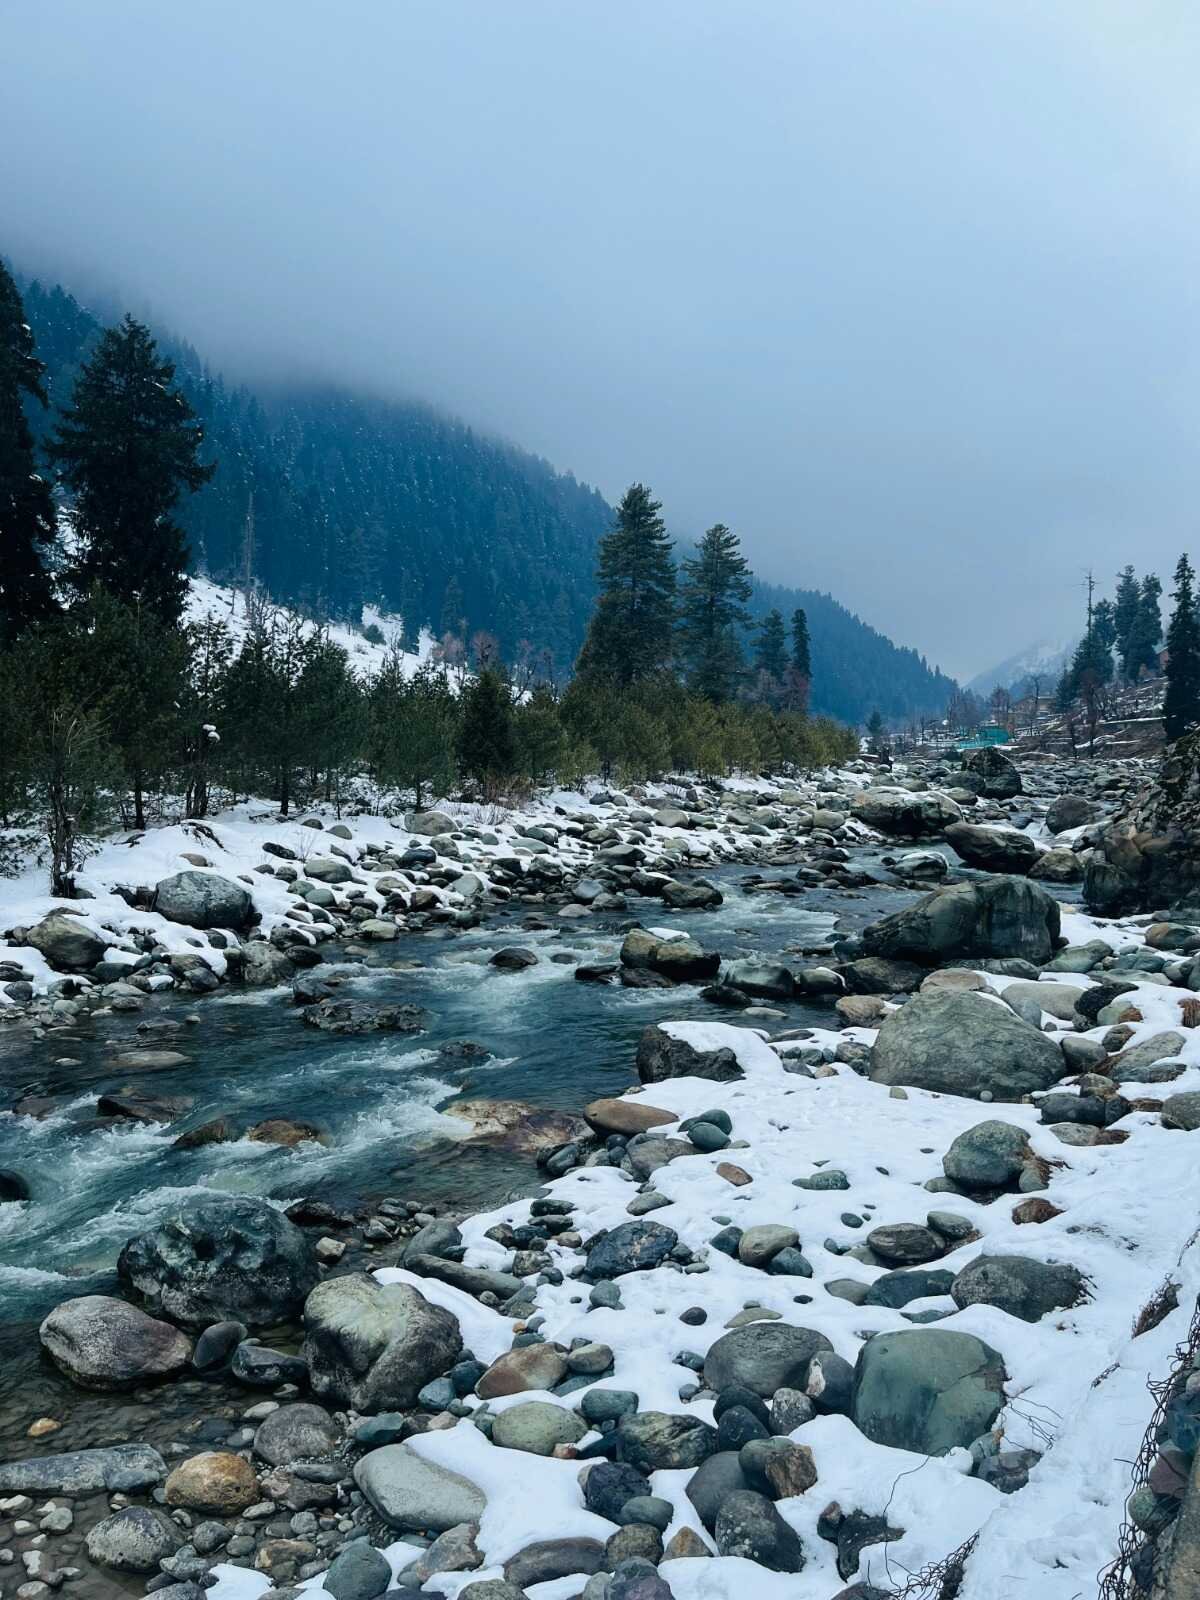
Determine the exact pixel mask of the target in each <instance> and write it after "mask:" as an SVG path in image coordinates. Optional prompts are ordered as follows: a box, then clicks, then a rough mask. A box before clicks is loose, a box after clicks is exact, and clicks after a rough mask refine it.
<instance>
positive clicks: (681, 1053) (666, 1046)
mask: <svg viewBox="0 0 1200 1600" xmlns="http://www.w3.org/2000/svg"><path fill="white" fill-rule="evenodd" d="M637 1070H638V1077H639V1078H640V1079H641V1080H642V1082H643V1083H663V1082H665V1080H666V1079H668V1078H711V1079H712V1080H713V1082H715V1083H729V1082H731V1081H732V1080H733V1079H734V1078H741V1077H744V1076H745V1074H744V1073H743V1071H742V1068H741V1066H740V1065H739V1063H738V1059H737V1057H736V1056H735V1055H734V1053H733V1051H732V1050H730V1049H728V1048H727V1047H724V1046H723V1047H722V1048H721V1049H719V1050H697V1049H696V1048H695V1047H694V1046H693V1045H690V1044H688V1042H687V1040H686V1039H674V1038H672V1037H671V1035H670V1034H669V1033H668V1032H667V1031H666V1029H665V1028H660V1027H659V1026H658V1024H657V1023H651V1024H650V1026H649V1027H648V1028H647V1029H646V1030H645V1031H644V1033H643V1034H642V1037H641V1038H640V1039H639V1040H638V1048H637Z"/></svg>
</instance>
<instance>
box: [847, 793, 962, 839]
mask: <svg viewBox="0 0 1200 1600" xmlns="http://www.w3.org/2000/svg"><path fill="white" fill-rule="evenodd" d="M850 815H851V816H852V817H854V818H855V820H856V821H858V822H865V823H866V824H867V826H868V827H870V828H877V829H878V830H879V832H880V833H887V834H891V835H892V836H893V837H894V838H901V839H921V838H924V837H926V836H927V835H930V834H938V833H941V831H942V829H943V828H945V827H947V826H948V825H949V824H950V823H952V822H959V821H961V820H962V812H961V811H960V810H959V808H958V807H957V806H956V805H955V803H954V801H953V800H951V799H949V798H948V797H947V796H946V795H944V794H936V793H933V792H932V791H925V792H921V793H916V794H914V793H913V792H912V791H910V790H908V789H860V790H859V792H858V793H857V794H856V795H854V797H853V798H852V799H851V801H850Z"/></svg>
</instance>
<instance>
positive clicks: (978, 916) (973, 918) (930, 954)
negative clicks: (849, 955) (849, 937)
mask: <svg viewBox="0 0 1200 1600" xmlns="http://www.w3.org/2000/svg"><path fill="white" fill-rule="evenodd" d="M1060 924H1061V915H1060V912H1059V908H1058V902H1057V901H1056V900H1054V899H1053V898H1052V897H1051V896H1050V895H1048V894H1047V893H1046V891H1045V890H1044V889H1042V888H1039V886H1038V885H1037V884H1036V883H1030V882H1028V881H1027V880H1025V879H1019V878H1011V877H1008V878H1006V877H995V878H985V879H983V880H982V881H979V882H973V883H952V884H949V885H947V886H946V887H945V888H942V889H935V890H934V891H933V892H932V893H931V894H927V895H925V896H924V897H923V898H922V899H920V900H918V901H917V902H916V904H915V905H911V906H906V907H905V908H904V909H903V910H902V911H896V912H893V914H892V915H891V916H890V917H884V918H883V920H882V921H881V922H875V923H872V924H871V925H870V926H869V927H867V928H864V930H863V935H862V940H863V947H864V949H865V950H866V951H867V953H868V954H869V955H879V956H892V957H900V958H902V959H904V960H909V961H916V962H919V963H921V964H923V965H926V966H932V965H935V964H938V963H942V962H947V961H955V960H962V959H969V960H989V959H993V958H996V957H1002V958H1003V957H1011V956H1021V957H1023V958H1024V959H1025V960H1027V961H1032V962H1035V963H1037V964H1038V965H1044V964H1045V963H1046V962H1047V961H1049V960H1050V958H1051V956H1052V955H1053V954H1054V951H1055V948H1056V946H1057V943H1058V939H1059V931H1060Z"/></svg>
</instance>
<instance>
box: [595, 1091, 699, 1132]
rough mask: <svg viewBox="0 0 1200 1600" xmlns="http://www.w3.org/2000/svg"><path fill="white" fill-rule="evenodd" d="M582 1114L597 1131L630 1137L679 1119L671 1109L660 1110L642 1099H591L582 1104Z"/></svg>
mask: <svg viewBox="0 0 1200 1600" xmlns="http://www.w3.org/2000/svg"><path fill="white" fill-rule="evenodd" d="M583 1114H584V1116H585V1118H586V1119H587V1121H588V1124H589V1125H590V1126H591V1127H592V1128H594V1129H595V1130H596V1132H597V1133H604V1134H608V1133H623V1134H627V1135H629V1136H630V1137H632V1136H633V1135H634V1134H638V1133H649V1132H650V1130H651V1129H652V1128H662V1127H665V1126H666V1125H667V1124H668V1123H671V1122H678V1121H679V1118H678V1117H677V1116H676V1115H675V1113H674V1112H673V1111H662V1110H660V1108H659V1107H658V1106H651V1105H647V1104H646V1103H645V1102H644V1101H642V1100H624V1099H622V1100H611V1099H605V1100H593V1101H592V1102H591V1104H590V1105H586V1106H584V1108H583Z"/></svg>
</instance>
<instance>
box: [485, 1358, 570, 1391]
mask: <svg viewBox="0 0 1200 1600" xmlns="http://www.w3.org/2000/svg"><path fill="white" fill-rule="evenodd" d="M567 1372H568V1367H567V1360H566V1356H565V1355H564V1354H563V1352H562V1350H561V1348H560V1347H559V1346H558V1345H556V1344H525V1345H518V1346H517V1348H516V1349H515V1350H506V1351H505V1352H504V1354H503V1355H501V1356H497V1357H496V1359H495V1361H493V1362H492V1364H491V1366H490V1367H489V1368H488V1369H487V1371H486V1372H485V1373H484V1374H483V1376H482V1377H481V1378H480V1379H479V1382H478V1383H477V1384H476V1385H475V1393H476V1394H477V1395H478V1396H479V1398H480V1399H481V1400H495V1399H496V1398H497V1397H498V1396H500V1395H505V1394H523V1393H524V1392H525V1390H527V1389H553V1388H554V1386H555V1385H556V1384H558V1383H561V1382H562V1380H563V1379H564V1378H565V1377H566V1376H567Z"/></svg>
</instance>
